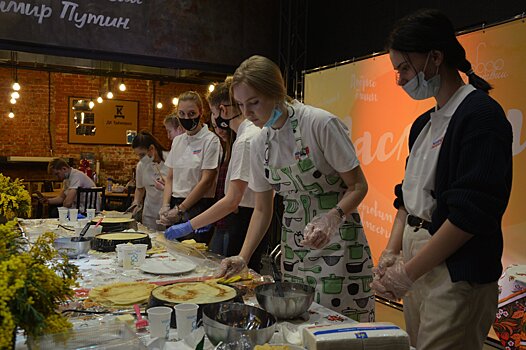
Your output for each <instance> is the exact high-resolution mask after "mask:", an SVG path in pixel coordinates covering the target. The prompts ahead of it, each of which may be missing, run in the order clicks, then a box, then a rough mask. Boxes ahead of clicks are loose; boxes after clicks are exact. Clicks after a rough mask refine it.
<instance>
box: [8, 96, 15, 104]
mask: <svg viewBox="0 0 526 350" xmlns="http://www.w3.org/2000/svg"><path fill="white" fill-rule="evenodd" d="M9 102H11V104H12V105H14V104H16V98H13V97H11V99H10V100H9Z"/></svg>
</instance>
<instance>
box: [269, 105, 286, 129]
mask: <svg viewBox="0 0 526 350" xmlns="http://www.w3.org/2000/svg"><path fill="white" fill-rule="evenodd" d="M282 114H283V112H281V110H280V109H279V108H278V107H274V109H273V110H272V115H271V116H270V119H269V120H267V122H266V123H265V126H267V127H269V128H270V127H271V126H272V125H274V124H275V123H276V121H277V120H278V119H279V117H281V115H282Z"/></svg>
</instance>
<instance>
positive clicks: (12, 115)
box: [7, 110, 15, 119]
mask: <svg viewBox="0 0 526 350" xmlns="http://www.w3.org/2000/svg"><path fill="white" fill-rule="evenodd" d="M7 116H8V117H9V118H11V119H13V118H14V117H15V113H13V110H10V111H9V114H8V115H7Z"/></svg>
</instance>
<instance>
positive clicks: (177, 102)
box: [172, 97, 179, 106]
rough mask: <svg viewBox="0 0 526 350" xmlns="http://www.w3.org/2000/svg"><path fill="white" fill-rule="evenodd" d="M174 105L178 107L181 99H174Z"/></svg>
mask: <svg viewBox="0 0 526 350" xmlns="http://www.w3.org/2000/svg"><path fill="white" fill-rule="evenodd" d="M172 104H173V105H174V106H177V105H178V104H179V99H178V98H177V97H174V98H173V99H172Z"/></svg>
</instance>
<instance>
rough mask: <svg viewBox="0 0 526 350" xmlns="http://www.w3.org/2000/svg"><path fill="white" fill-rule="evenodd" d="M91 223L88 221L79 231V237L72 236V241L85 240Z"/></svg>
mask: <svg viewBox="0 0 526 350" xmlns="http://www.w3.org/2000/svg"><path fill="white" fill-rule="evenodd" d="M90 225H91V223H90V222H88V223H87V224H86V225H84V227H83V228H82V230H81V231H80V233H79V236H78V237H71V241H72V242H82V241H84V235H85V234H86V232H88V230H89V227H90Z"/></svg>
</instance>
